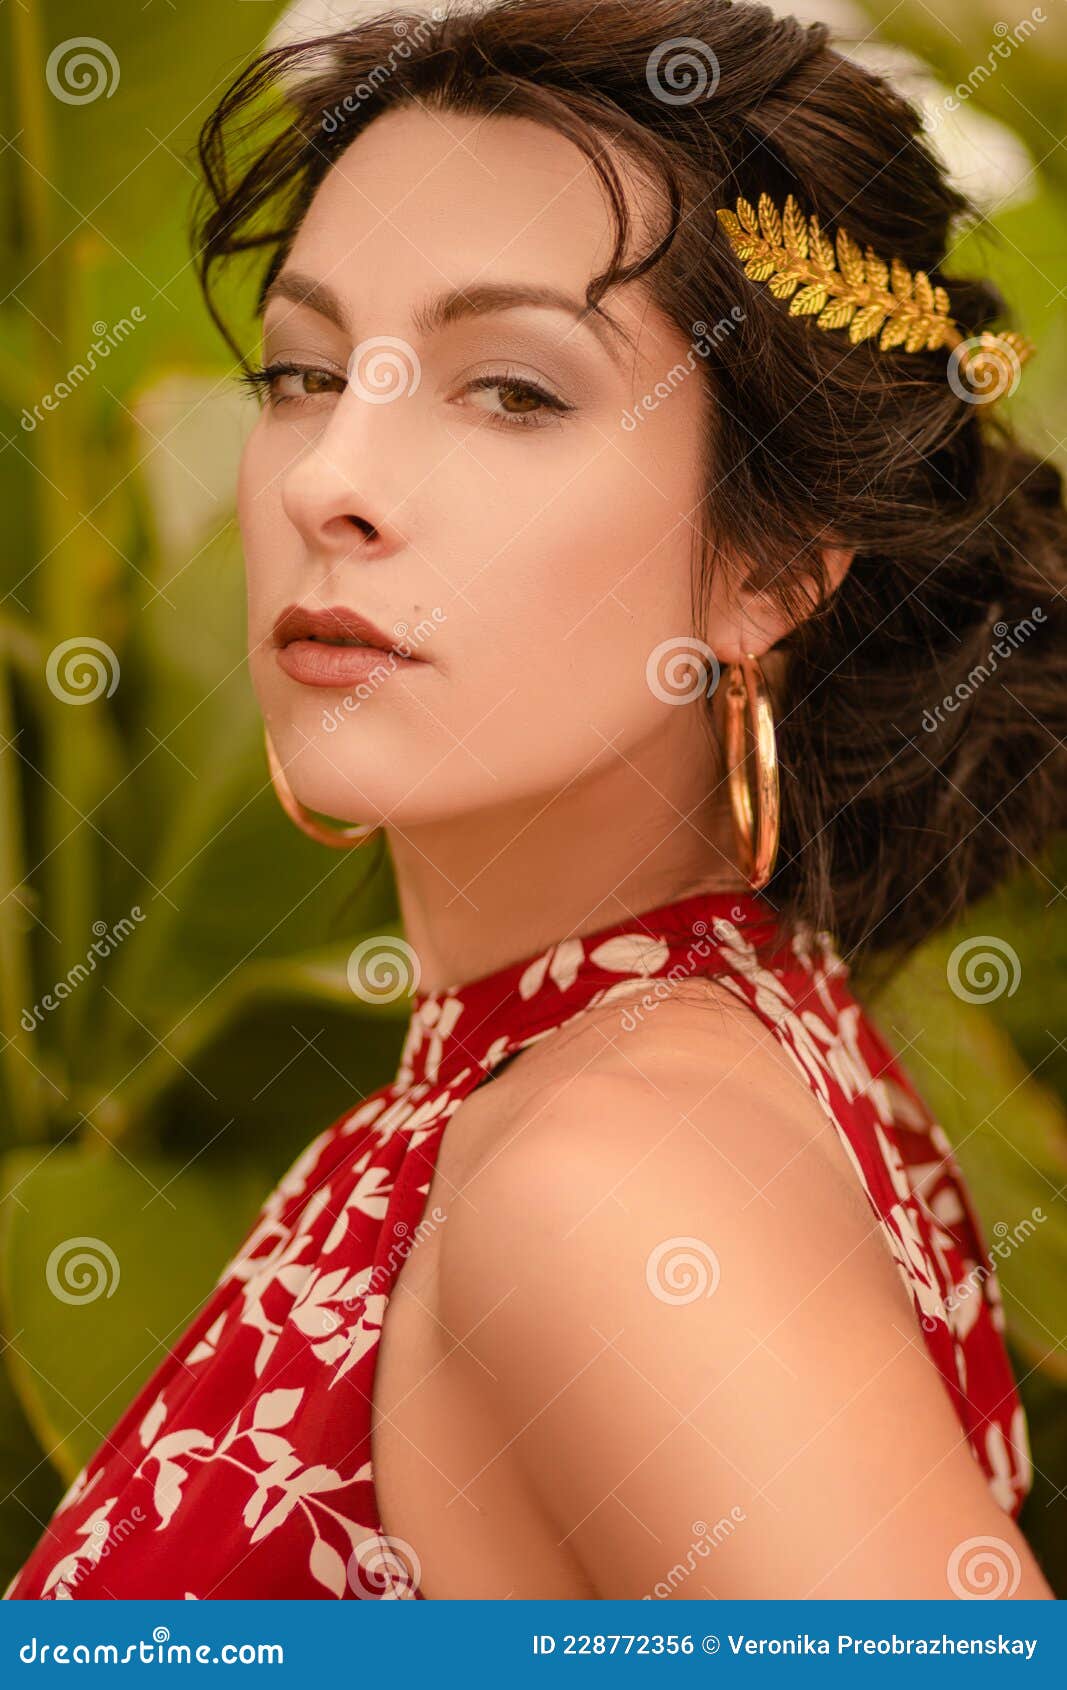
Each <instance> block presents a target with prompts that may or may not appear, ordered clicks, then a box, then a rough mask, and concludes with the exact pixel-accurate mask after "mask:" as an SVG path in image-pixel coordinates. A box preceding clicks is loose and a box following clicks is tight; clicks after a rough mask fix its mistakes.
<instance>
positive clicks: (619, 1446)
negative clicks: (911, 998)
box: [440, 1035, 1050, 1598]
mask: <svg viewBox="0 0 1067 1690" xmlns="http://www.w3.org/2000/svg"><path fill="white" fill-rule="evenodd" d="M737 1037H740V1038H741V1039H742V1045H744V1037H745V1036H744V1035H737ZM716 1049H717V1051H718V1052H719V1054H718V1055H717V1056H716V1057H715V1066H714V1070H713V1069H712V1068H711V1066H710V1065H709V1059H708V1057H707V1055H706V1054H705V1055H704V1056H703V1057H702V1060H701V1062H700V1063H699V1064H698V1065H697V1066H696V1067H695V1068H694V1066H693V1065H692V1064H688V1063H687V1062H686V1061H685V1060H684V1057H682V1058H681V1059H680V1058H679V1055H678V1051H677V1050H672V1052H671V1056H670V1060H667V1061H659V1060H657V1056H656V1052H655V1049H654V1047H653V1048H652V1050H651V1053H649V1052H648V1051H647V1050H646V1052H645V1053H644V1055H642V1056H641V1057H640V1058H639V1059H638V1060H637V1061H632V1060H630V1057H629V1054H627V1060H626V1061H624V1062H623V1063H621V1064H620V1063H614V1064H612V1066H611V1069H610V1071H598V1070H596V1069H595V1068H594V1070H593V1071H591V1072H590V1071H587V1072H586V1073H584V1074H576V1075H574V1076H573V1077H571V1078H568V1079H567V1080H566V1082H565V1083H563V1084H561V1085H559V1086H558V1087H555V1088H553V1089H552V1090H551V1091H550V1092H548V1093H545V1094H542V1095H541V1096H540V1097H538V1098H535V1099H534V1100H532V1101H528V1102H527V1103H526V1104H525V1106H524V1107H523V1110H522V1112H521V1116H520V1118H518V1119H515V1120H512V1121H509V1122H503V1121H502V1122H501V1136H500V1144H499V1147H498V1148H497V1150H496V1153H495V1154H493V1155H492V1156H490V1157H489V1158H488V1159H487V1161H486V1165H485V1166H484V1168H483V1170H482V1171H481V1172H480V1173H479V1175H478V1176H477V1178H476V1179H475V1180H474V1181H473V1182H472V1183H471V1185H470V1187H469V1188H468V1190H467V1191H466V1193H465V1196H466V1198H467V1199H468V1200H467V1201H463V1202H459V1203H457V1204H455V1205H454V1206H453V1210H452V1213H451V1215H450V1218H449V1223H448V1226H447V1227H446V1229H445V1234H446V1237H445V1244H444V1247H443V1252H442V1263H441V1275H442V1277H441V1286H440V1296H441V1309H442V1315H443V1318H444V1320H445V1323H446V1324H447V1326H448V1327H449V1328H450V1329H451V1330H452V1331H453V1332H456V1333H458V1334H460V1335H462V1338H463V1344H464V1347H465V1349H466V1352H467V1354H468V1356H469V1360H470V1366H471V1368H472V1388H475V1389H477V1390H478V1391H480V1392H485V1393H488V1394H489V1397H490V1398H491V1407H492V1410H493V1413H494V1415H495V1417H496V1421H497V1424H498V1425H499V1426H500V1428H501V1436H502V1443H504V1444H506V1445H507V1446H508V1448H509V1451H510V1452H512V1454H513V1456H514V1457H515V1458H516V1459H517V1460H518V1461H520V1462H521V1464H522V1467H523V1470H524V1473H525V1476H526V1480H527V1483H528V1485H529V1487H530V1490H531V1492H532V1493H533V1494H534V1495H535V1496H536V1498H537V1500H538V1502H539V1504H540V1507H541V1509H542V1511H543V1513H544V1514H545V1516H546V1517H547V1518H548V1519H549V1520H550V1521H551V1522H552V1526H553V1529H554V1530H556V1531H557V1532H558V1536H559V1541H560V1542H561V1544H562V1543H566V1544H567V1545H568V1547H569V1549H570V1551H571V1553H573V1554H574V1555H575V1556H577V1558H578V1559H579V1561H580V1562H581V1564H582V1565H583V1567H584V1568H585V1570H586V1572H587V1574H588V1576H589V1578H590V1581H591V1583H592V1584H593V1586H594V1588H595V1589H596V1591H597V1593H598V1595H599V1596H601V1597H640V1596H644V1595H660V1596H666V1595H669V1596H675V1597H682V1598H684V1597H693V1598H707V1597H709V1596H710V1597H717V1598H721V1597H741V1598H744V1597H784V1598H803V1597H809V1596H810V1597H838V1596H844V1597H899V1598H909V1597H940V1596H951V1595H953V1594H956V1592H955V1591H954V1589H953V1585H952V1578H953V1576H964V1573H965V1569H961V1572H960V1574H959V1575H953V1574H951V1573H950V1571H949V1569H950V1564H953V1557H954V1556H955V1557H956V1561H957V1562H958V1561H959V1557H960V1554H961V1553H962V1554H964V1557H966V1553H967V1552H965V1551H961V1550H960V1546H961V1545H964V1544H966V1543H967V1541H968V1540H971V1539H982V1540H984V1541H985V1542H986V1543H987V1544H989V1545H990V1551H989V1553H990V1555H991V1556H992V1557H993V1559H994V1560H999V1561H1001V1562H1003V1563H1004V1564H1005V1566H1006V1567H1007V1568H1008V1570H1009V1572H1010V1573H1011V1574H1012V1575H1014V1570H1015V1568H1016V1567H1018V1569H1019V1580H1018V1584H1017V1586H1016V1588H1015V1591H1014V1594H1015V1595H1017V1596H1019V1597H1026V1596H1047V1595H1049V1594H1050V1592H1049V1589H1048V1586H1047V1585H1046V1584H1045V1581H1044V1579H1043V1578H1042V1576H1041V1574H1040V1572H1039V1570H1038V1568H1037V1566H1036V1563H1035V1562H1034V1561H1033V1558H1032V1556H1031V1555H1030V1552H1029V1550H1028V1548H1027V1546H1026V1543H1025V1540H1024V1539H1023V1538H1022V1536H1021V1534H1020V1533H1019V1532H1018V1530H1017V1528H1016V1527H1015V1526H1014V1524H1013V1523H1012V1522H1011V1520H1010V1519H1009V1517H1008V1516H1007V1515H1006V1514H1005V1513H1004V1512H1003V1511H1002V1510H1001V1509H1000V1507H999V1506H998V1505H997V1503H996V1502H995V1501H994V1499H993V1498H992V1496H991V1494H990V1491H989V1488H988V1486H987V1484H986V1481H985V1479H984V1476H983V1474H982V1472H981V1470H980V1468H979V1466H978V1464H977V1462H976V1461H975V1459H974V1457H973V1455H972V1454H971V1451H970V1449H969V1448H968V1446H967V1443H966V1441H965V1439H964V1437H963V1434H962V1431H961V1428H960V1426H959V1422H958V1420H957V1419H956V1416H955V1413H954V1411H953V1408H952V1405H951V1403H950V1400H949V1397H948V1393H947V1391H946V1390H945V1387H944V1385H943V1383H942V1381H941V1378H940V1376H939V1374H938V1373H937V1371H936V1369H935V1367H934V1365H933V1363H932V1362H931V1360H930V1359H929V1357H928V1355H927V1352H926V1349H925V1346H924V1343H923V1339H922V1333H921V1330H920V1328H919V1325H918V1323H917V1321H916V1320H915V1316H914V1312H913V1309H912V1306H911V1303H910V1300H909V1298H908V1296H907V1293H906V1291H905V1289H904V1286H903V1284H902V1283H901V1280H900V1278H899V1274H898V1271H897V1268H896V1266H895V1264H894V1263H893V1261H892V1259H891V1257H890V1255H889V1252H888V1250H887V1249H886V1247H885V1245H884V1244H883V1242H882V1239H881V1237H880V1234H879V1230H878V1228H877V1226H876V1223H875V1221H874V1217H873V1215H872V1213H871V1211H870V1209H869V1208H868V1206H867V1204H866V1200H865V1198H863V1197H862V1195H861V1194H860V1193H859V1189H858V1186H857V1185H856V1183H855V1180H854V1176H851V1175H850V1174H849V1173H848V1172H847V1171H846V1169H845V1164H844V1163H842V1164H841V1165H840V1166H838V1165H837V1164H836V1163H835V1160H834V1158H833V1156H832V1155H827V1154H826V1153H825V1145H824V1144H823V1145H822V1147H820V1145H819V1135H818V1133H817V1132H813V1127H812V1121H811V1118H810V1116H809V1115H808V1113H807V1110H808V1105H809V1102H811V1106H812V1108H815V1107H816V1106H815V1105H814V1103H813V1102H812V1100H810V1098H809V1096H808V1094H807V1092H806V1090H805V1088H804V1087H803V1086H802V1085H801V1084H799V1083H797V1084H796V1085H795V1086H794V1085H792V1084H791V1083H790V1082H789V1080H788V1078H784V1077H783V1071H782V1068H781V1065H780V1064H779V1063H778V1062H777V1061H776V1060H775V1058H774V1057H773V1056H771V1055H770V1054H769V1053H768V1052H767V1050H766V1049H765V1048H764V1047H762V1046H759V1045H757V1044H756V1043H753V1042H751V1041H750V1042H749V1044H748V1046H747V1047H745V1048H744V1049H741V1052H740V1054H741V1057H742V1059H741V1060H738V1059H737V1058H738V1051H739V1047H738V1046H737V1044H736V1037H735V1038H733V1042H731V1038H729V1037H728V1038H726V1039H725V1040H720V1041H717V1044H716ZM831 1131H832V1129H831Z"/></svg>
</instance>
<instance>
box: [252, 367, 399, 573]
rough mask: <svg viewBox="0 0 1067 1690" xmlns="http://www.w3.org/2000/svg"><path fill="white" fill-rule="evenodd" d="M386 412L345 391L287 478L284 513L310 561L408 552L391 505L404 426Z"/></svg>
mask: <svg viewBox="0 0 1067 1690" xmlns="http://www.w3.org/2000/svg"><path fill="white" fill-rule="evenodd" d="M385 409H386V408H385V407H380V408H379V407H375V406H372V405H368V404H366V403H365V402H364V401H362V400H361V399H360V397H359V395H358V394H356V393H354V392H353V391H352V389H351V388H348V389H346V390H345V392H344V393H342V394H341V396H340V398H339V399H338V402H337V404H336V405H335V406H334V408H333V411H332V413H331V415H330V418H329V421H328V422H327V423H326V425H325V426H324V427H323V428H322V429H320V430H319V432H318V433H317V434H316V435H315V437H314V439H313V440H312V441H311V442H310V443H309V445H308V446H307V448H306V450H305V451H303V452H302V453H301V454H300V455H299V457H298V458H296V459H295V461H294V462H293V463H291V464H290V465H289V467H288V469H286V470H285V472H284V473H283V475H282V478H281V500H282V508H283V509H284V511H285V514H286V516H287V517H288V518H289V520H290V522H291V523H292V524H293V526H294V528H296V529H297V530H298V531H299V533H300V535H301V537H302V539H303V541H304V545H305V547H306V548H307V551H308V553H309V555H313V556H316V557H319V558H325V559H328V560H330V561H333V562H338V561H340V560H341V559H342V558H353V559H356V560H357V561H358V560H363V561H365V562H368V563H369V562H372V561H380V560H382V559H384V558H387V557H389V556H391V555H392V553H393V552H395V551H397V550H399V549H400V547H401V546H402V545H403V543H404V542H403V537H402V535H401V533H400V531H399V529H398V528H397V527H395V526H394V524H393V522H392V520H391V517H390V516H389V514H388V510H387V505H386V499H385V489H386V485H387V482H391V480H392V479H393V478H395V474H396V466H397V464H398V463H402V462H403V461H404V453H403V448H402V446H401V444H400V435H401V434H402V432H403V425H402V423H401V427H400V428H399V429H398V428H397V427H396V426H395V424H396V422H397V421H398V420H400V419H397V418H391V419H387V418H386V417H385V416H384V414H383V413H384V410H385ZM388 409H390V410H391V409H394V407H392V406H390V407H388ZM387 438H388V444H387V443H386V440H387Z"/></svg>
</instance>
